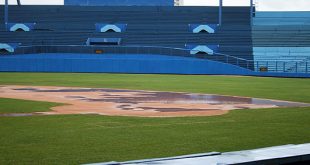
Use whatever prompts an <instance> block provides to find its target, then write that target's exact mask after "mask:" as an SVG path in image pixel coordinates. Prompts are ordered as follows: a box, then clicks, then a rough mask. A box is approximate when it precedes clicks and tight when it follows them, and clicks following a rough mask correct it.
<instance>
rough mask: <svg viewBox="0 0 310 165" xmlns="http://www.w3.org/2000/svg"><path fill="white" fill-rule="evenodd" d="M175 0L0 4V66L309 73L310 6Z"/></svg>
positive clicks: (28, 69)
mask: <svg viewBox="0 0 310 165" xmlns="http://www.w3.org/2000/svg"><path fill="white" fill-rule="evenodd" d="M219 1H220V3H219V4H220V5H219V6H203V7H201V6H199V7H198V6H195V7H194V6H183V2H182V1H181V0H175V1H173V0H149V1H143V0H131V1H128V0H114V1H111V0H103V1H99V0H65V1H64V5H56V6H42V5H23V4H22V2H21V3H20V2H19V0H18V4H19V5H8V4H7V2H8V0H6V1H5V2H6V5H3V6H0V9H1V11H4V12H3V13H5V14H4V15H3V16H2V17H1V18H0V21H1V22H2V23H3V26H0V50H1V55H0V71H12V72H16V71H19V72H108V73H167V74H228V75H257V76H283V77H309V75H310V74H309V73H310V36H309V35H310V12H259V11H256V9H255V5H254V4H253V1H252V0H250V2H249V4H250V5H249V6H237V7H236V6H234V7H231V6H223V2H222V0H219Z"/></svg>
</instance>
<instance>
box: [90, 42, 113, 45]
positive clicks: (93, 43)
mask: <svg viewBox="0 0 310 165" xmlns="http://www.w3.org/2000/svg"><path fill="white" fill-rule="evenodd" d="M89 45H119V43H118V42H90V43H89Z"/></svg>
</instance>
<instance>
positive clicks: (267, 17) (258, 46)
mask: <svg viewBox="0 0 310 165" xmlns="http://www.w3.org/2000/svg"><path fill="white" fill-rule="evenodd" d="M253 21H254V22H253V23H254V25H253V34H252V38H253V57H254V66H255V67H254V68H256V71H258V70H259V68H261V67H263V68H268V71H270V72H300V73H305V72H307V71H308V70H309V64H310V12H257V13H256V16H255V18H254V20H253Z"/></svg>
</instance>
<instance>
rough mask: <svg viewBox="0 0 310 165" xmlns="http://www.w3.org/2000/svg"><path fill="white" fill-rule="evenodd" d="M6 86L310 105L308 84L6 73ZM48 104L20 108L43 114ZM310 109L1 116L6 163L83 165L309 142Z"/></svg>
mask: <svg viewBox="0 0 310 165" xmlns="http://www.w3.org/2000/svg"><path fill="white" fill-rule="evenodd" d="M0 84H19V85H57V86H82V87H104V88H127V89H146V90H162V91H182V92H196V93H218V94H227V95H239V96H253V97H262V98H273V99H284V100H291V101H302V102H309V103H310V79H286V78H257V77H225V76H176V75H122V74H43V73H42V74H35V73H0ZM0 100H2V99H0ZM21 102H24V103H25V101H21ZM21 102H20V101H14V102H5V101H4V102H3V101H0V105H1V106H0V107H2V106H3V107H5V106H6V107H9V106H11V107H15V106H20V105H21ZM26 102H27V101H26ZM26 104H27V105H29V104H30V103H26ZM42 104H45V103H38V104H32V105H31V106H22V107H25V108H24V110H27V109H29V110H34V109H40V111H42V109H41V108H42V107H43V105H42ZM49 106H53V105H51V103H46V104H45V105H44V107H45V108H46V110H47V107H49ZM309 111H310V108H282V109H261V110H235V111H232V112H230V113H228V114H226V115H222V116H213V117H184V118H138V117H107V116H98V115H62V116H28V117H0V134H1V136H0V155H1V156H0V164H81V163H90V162H104V161H112V160H116V161H124V160H132V159H143V158H154V157H163V156H175V155H182V154H192V153H201V152H210V151H233V150H243V149H253V148H257V147H267V146H273V145H282V144H289V143H295V144H296V143H307V142H310V129H309V126H310V120H309V119H310V112H309Z"/></svg>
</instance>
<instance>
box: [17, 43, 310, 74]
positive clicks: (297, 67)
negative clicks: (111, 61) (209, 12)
mask: <svg viewBox="0 0 310 165" xmlns="http://www.w3.org/2000/svg"><path fill="white" fill-rule="evenodd" d="M190 51H191V49H184V48H174V47H164V46H141V45H127V46H97V45H96V46H86V45H32V46H20V47H18V48H17V49H16V51H15V53H14V54H33V53H92V54H93V53H103V54H104V53H105V54H155V55H168V56H182V57H191V58H199V59H208V60H212V61H218V62H222V63H227V64H231V65H235V66H239V67H242V68H246V69H249V70H253V71H257V72H294V73H310V61H302V62H287V61H254V60H247V59H244V58H238V57H235V56H231V55H227V54H223V53H214V54H213V55H208V54H196V55H192V54H190Z"/></svg>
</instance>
